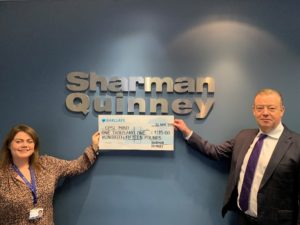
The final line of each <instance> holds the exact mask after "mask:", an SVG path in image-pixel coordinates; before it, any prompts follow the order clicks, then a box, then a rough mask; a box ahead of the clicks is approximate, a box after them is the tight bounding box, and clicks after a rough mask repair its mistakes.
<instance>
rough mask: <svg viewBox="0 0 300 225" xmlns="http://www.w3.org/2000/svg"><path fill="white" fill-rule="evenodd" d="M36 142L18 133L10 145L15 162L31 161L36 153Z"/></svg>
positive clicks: (28, 136)
mask: <svg viewBox="0 0 300 225" xmlns="http://www.w3.org/2000/svg"><path fill="white" fill-rule="evenodd" d="M34 146H35V143H34V140H33V139H32V137H31V136H30V135H29V134H27V133H25V132H23V131H20V132H18V133H17V134H16V135H15V137H14V139H13V140H12V142H11V143H10V151H11V155H12V158H13V160H14V161H15V160H29V158H30V156H31V155H32V154H33V153H34Z"/></svg>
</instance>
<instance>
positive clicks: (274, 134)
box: [258, 122, 284, 139]
mask: <svg viewBox="0 0 300 225" xmlns="http://www.w3.org/2000/svg"><path fill="white" fill-rule="evenodd" d="M283 130H284V126H283V125H282V123H281V122H280V123H279V124H278V125H277V127H275V129H273V130H271V131H270V132H268V133H266V134H267V135H268V137H271V138H275V139H279V137H280V136H281V134H282V132H283ZM261 133H263V132H262V131H261V130H259V132H258V135H260V134H261Z"/></svg>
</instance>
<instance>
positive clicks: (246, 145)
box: [235, 130, 259, 183]
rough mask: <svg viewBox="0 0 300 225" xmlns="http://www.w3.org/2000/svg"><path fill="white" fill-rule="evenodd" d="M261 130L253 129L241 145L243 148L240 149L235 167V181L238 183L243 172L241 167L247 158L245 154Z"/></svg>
mask: <svg viewBox="0 0 300 225" xmlns="http://www.w3.org/2000/svg"><path fill="white" fill-rule="evenodd" d="M258 131H259V130H253V132H252V133H250V134H249V135H248V137H245V142H244V143H243V146H241V149H240V151H239V156H238V159H237V162H236V167H235V174H236V178H235V183H237V181H238V179H239V177H240V172H241V167H242V164H243V161H244V158H245V155H246V154H247V151H248V150H249V148H250V145H251V144H252V142H253V140H254V138H255V137H256V135H257V133H258Z"/></svg>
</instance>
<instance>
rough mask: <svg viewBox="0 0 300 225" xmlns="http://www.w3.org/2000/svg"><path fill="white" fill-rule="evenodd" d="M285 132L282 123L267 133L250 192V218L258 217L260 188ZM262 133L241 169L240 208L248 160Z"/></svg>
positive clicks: (252, 145) (246, 156) (247, 212)
mask: <svg viewBox="0 0 300 225" xmlns="http://www.w3.org/2000/svg"><path fill="white" fill-rule="evenodd" d="M283 130H284V127H283V125H282V123H280V124H279V125H278V126H277V127H276V128H275V129H274V130H272V131H270V132H269V133H267V135H268V137H266V138H265V140H264V143H263V146H262V149H261V152H260V155H259V159H258V162H257V166H256V170H255V173H254V178H253V183H252V187H251V191H250V198H249V208H248V210H247V211H246V212H245V213H246V214H248V215H250V216H253V217H257V194H258V190H259V186H260V183H261V181H262V178H263V176H264V173H265V170H266V168H267V166H268V164H269V161H270V159H271V156H272V154H273V152H274V149H275V147H276V145H277V142H278V140H279V137H280V136H281V134H282V132H283ZM261 133H262V131H261V130H260V131H259V132H258V134H257V136H256V137H255V139H254V140H253V142H252V144H251V145H250V148H249V149H248V151H247V154H246V155H245V158H244V161H243V164H242V167H241V171H240V178H239V181H238V199H237V204H238V206H239V198H240V194H241V189H242V184H243V180H244V175H245V170H246V167H247V164H248V160H249V157H250V154H251V152H252V150H253V147H254V145H255V143H256V142H257V140H258V137H259V135H260V134H261ZM239 207H240V206H239Z"/></svg>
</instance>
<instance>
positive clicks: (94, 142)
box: [92, 131, 100, 151]
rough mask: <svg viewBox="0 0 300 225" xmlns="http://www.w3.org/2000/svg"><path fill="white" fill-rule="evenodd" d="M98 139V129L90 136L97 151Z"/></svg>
mask: <svg viewBox="0 0 300 225" xmlns="http://www.w3.org/2000/svg"><path fill="white" fill-rule="evenodd" d="M99 139H100V133H99V131H97V132H95V133H94V134H93V136H92V146H93V149H94V151H97V150H98V149H99Z"/></svg>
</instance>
